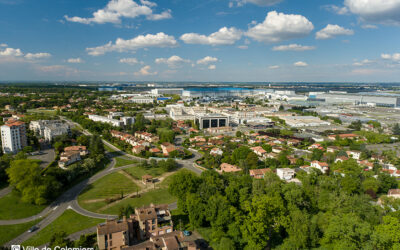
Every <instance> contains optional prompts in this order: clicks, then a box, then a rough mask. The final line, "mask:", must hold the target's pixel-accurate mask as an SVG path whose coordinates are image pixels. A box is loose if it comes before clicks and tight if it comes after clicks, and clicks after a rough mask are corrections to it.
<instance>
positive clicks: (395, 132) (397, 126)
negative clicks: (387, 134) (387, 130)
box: [392, 123, 400, 135]
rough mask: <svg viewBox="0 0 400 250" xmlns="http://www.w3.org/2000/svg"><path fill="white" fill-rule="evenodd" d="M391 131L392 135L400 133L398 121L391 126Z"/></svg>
mask: <svg viewBox="0 0 400 250" xmlns="http://www.w3.org/2000/svg"><path fill="white" fill-rule="evenodd" d="M392 132H393V134H394V135H400V125H399V124H398V123H396V124H395V125H394V126H393V130H392Z"/></svg>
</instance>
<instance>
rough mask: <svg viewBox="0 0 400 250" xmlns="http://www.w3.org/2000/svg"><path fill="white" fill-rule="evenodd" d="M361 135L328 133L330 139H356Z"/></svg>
mask: <svg viewBox="0 0 400 250" xmlns="http://www.w3.org/2000/svg"><path fill="white" fill-rule="evenodd" d="M358 137H359V135H356V134H338V135H328V139H330V140H336V138H339V139H351V140H352V139H356V138H358Z"/></svg>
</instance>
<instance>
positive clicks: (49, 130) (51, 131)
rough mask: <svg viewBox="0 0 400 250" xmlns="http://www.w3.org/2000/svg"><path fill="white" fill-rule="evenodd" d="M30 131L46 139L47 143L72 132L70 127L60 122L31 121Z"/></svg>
mask: <svg viewBox="0 0 400 250" xmlns="http://www.w3.org/2000/svg"><path fill="white" fill-rule="evenodd" d="M29 129H30V130H32V131H33V132H34V133H35V134H36V135H39V136H40V137H44V139H45V140H46V141H51V140H53V139H54V137H56V136H60V135H64V134H68V133H69V132H70V128H69V125H68V124H66V123H63V122H62V121H60V120H39V121H31V123H30V124H29Z"/></svg>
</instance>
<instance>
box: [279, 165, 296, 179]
mask: <svg viewBox="0 0 400 250" xmlns="http://www.w3.org/2000/svg"><path fill="white" fill-rule="evenodd" d="M295 173H296V172H295V170H294V169H292V168H277V169H276V174H277V175H278V176H279V178H280V179H281V180H284V181H289V180H291V179H292V178H293V177H294V175H295Z"/></svg>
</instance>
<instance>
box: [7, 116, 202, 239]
mask: <svg viewBox="0 0 400 250" xmlns="http://www.w3.org/2000/svg"><path fill="white" fill-rule="evenodd" d="M64 120H65V121H66V122H69V123H72V124H74V125H76V126H80V125H79V124H77V123H74V122H72V121H69V120H67V119H64ZM83 133H84V134H86V135H91V133H90V132H88V131H86V130H83ZM103 143H104V144H106V145H107V146H108V147H110V148H112V149H114V150H116V151H119V152H120V153H121V154H122V155H124V156H127V157H130V158H132V159H135V160H138V159H139V160H143V159H142V158H139V157H136V156H133V155H130V154H127V153H125V152H122V151H120V150H119V149H118V148H117V147H115V146H114V145H112V144H111V143H109V142H107V141H105V140H103ZM192 152H193V154H194V157H192V158H191V159H187V160H177V162H178V163H179V164H181V165H182V166H183V167H184V168H186V169H188V170H191V171H193V172H195V173H197V174H201V173H202V172H203V170H201V169H199V168H196V167H194V166H193V165H194V162H195V161H196V160H197V159H199V158H200V157H201V155H200V154H199V153H197V152H196V151H193V150H192ZM115 163H116V161H115V159H112V161H111V163H110V164H109V165H108V166H107V168H106V169H104V170H102V171H101V172H99V173H97V174H95V175H94V176H92V177H90V178H89V179H86V180H84V181H82V182H80V183H79V184H77V185H75V186H74V187H72V188H71V189H69V190H68V191H66V192H65V193H63V194H62V195H61V196H60V197H59V198H57V200H55V201H54V202H52V203H51V204H50V205H49V206H48V207H46V208H45V209H44V210H43V211H42V212H40V213H39V214H37V215H34V216H31V217H28V218H23V219H17V220H0V225H13V224H20V223H26V222H30V221H34V220H37V219H40V218H43V217H44V219H42V220H41V221H40V222H39V223H38V224H36V226H37V227H38V228H39V229H38V230H36V231H35V232H33V233H28V232H24V233H23V234H21V235H19V236H18V237H16V238H14V239H13V240H11V241H10V242H8V243H6V244H5V246H11V245H18V244H21V243H23V242H24V241H26V240H28V239H29V238H30V237H32V236H34V235H35V234H37V233H38V232H40V230H42V229H43V228H45V227H46V226H48V225H49V224H50V223H52V222H53V221H54V220H55V219H57V218H58V217H59V216H60V215H62V214H63V213H64V211H65V210H66V209H73V210H74V211H76V212H77V213H79V214H82V215H84V216H88V217H93V218H99V219H111V218H115V217H116V216H115V215H106V214H97V213H93V212H90V211H87V210H85V209H83V208H81V207H80V206H79V204H78V202H77V198H78V195H79V194H80V193H81V192H82V191H83V189H84V188H85V187H86V186H87V185H89V184H91V183H93V182H95V181H97V180H98V179H100V178H102V177H104V176H106V175H108V174H110V173H113V172H116V171H119V170H121V169H124V168H128V167H132V165H128V166H124V167H119V168H114V166H115ZM3 190H4V189H3ZM3 190H1V191H3ZM4 192H5V193H6V192H9V190H4ZM1 193H2V192H0V194H1ZM169 207H170V209H176V208H177V205H176V203H172V204H170V205H169Z"/></svg>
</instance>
